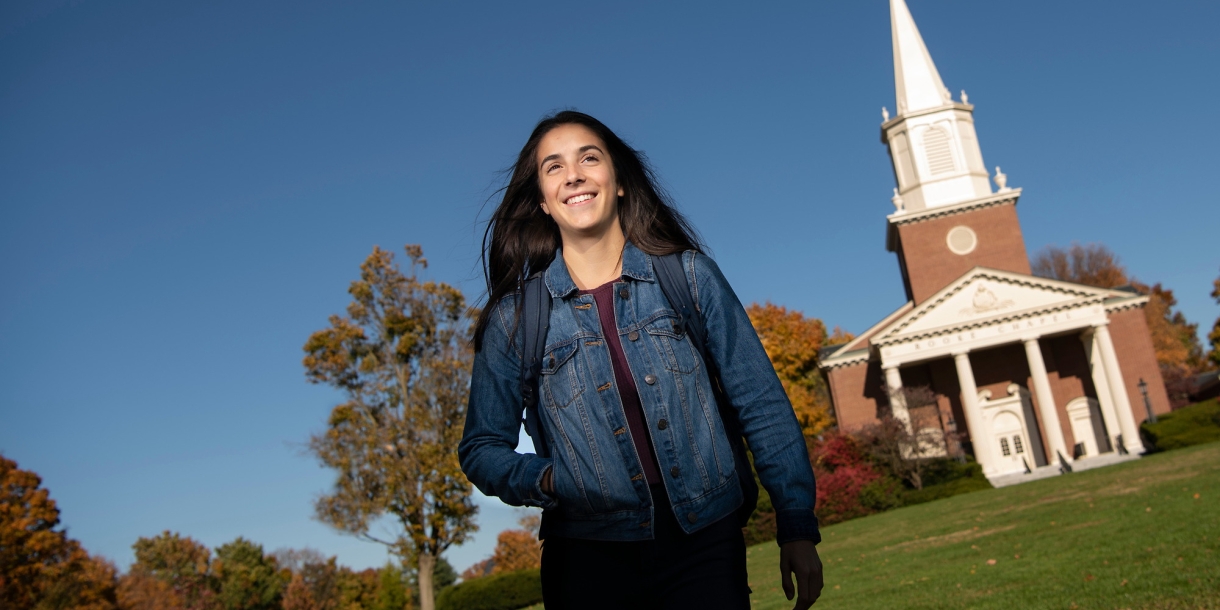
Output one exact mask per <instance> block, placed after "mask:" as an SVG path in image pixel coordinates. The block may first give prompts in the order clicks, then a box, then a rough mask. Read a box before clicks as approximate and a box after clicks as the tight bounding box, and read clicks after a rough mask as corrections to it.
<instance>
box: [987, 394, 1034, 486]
mask: <svg viewBox="0 0 1220 610" xmlns="http://www.w3.org/2000/svg"><path fill="white" fill-rule="evenodd" d="M991 431H992V435H993V436H992V443H993V444H992V446H991V448H992V450H993V451H994V452H995V456H996V466H997V468H996V470H997V474H1011V473H1014V472H1025V470H1026V468H1027V466H1028V467H1030V468H1032V467H1033V466H1032V464H1033V461H1034V460H1033V456H1032V455H1031V454H1030V452H1029V434H1028V433H1027V432H1026V430H1025V420H1024V418H1022V417H1021V415H1020V414H1019V413H1017V412H1014V411H1012V410H1007V409H1005V410H1003V411H1000V412H999V413H996V414H995V418H994V419H992V423H991Z"/></svg>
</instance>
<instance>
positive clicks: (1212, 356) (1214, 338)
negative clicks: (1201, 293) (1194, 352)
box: [1207, 277, 1220, 366]
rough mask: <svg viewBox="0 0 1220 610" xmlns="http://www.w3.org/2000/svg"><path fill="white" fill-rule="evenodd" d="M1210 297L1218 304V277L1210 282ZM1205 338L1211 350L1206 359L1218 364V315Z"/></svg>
mask: <svg viewBox="0 0 1220 610" xmlns="http://www.w3.org/2000/svg"><path fill="white" fill-rule="evenodd" d="M1212 298H1213V299H1216V303H1217V304H1220V277H1218V278H1216V281H1215V283H1214V284H1212ZM1207 340H1208V341H1210V342H1211V344H1212V351H1211V352H1210V353H1208V354H1207V359H1208V360H1211V362H1212V365H1213V366H1220V317H1218V318H1216V323H1215V324H1213V325H1212V332H1211V333H1210V334H1209V335H1207Z"/></svg>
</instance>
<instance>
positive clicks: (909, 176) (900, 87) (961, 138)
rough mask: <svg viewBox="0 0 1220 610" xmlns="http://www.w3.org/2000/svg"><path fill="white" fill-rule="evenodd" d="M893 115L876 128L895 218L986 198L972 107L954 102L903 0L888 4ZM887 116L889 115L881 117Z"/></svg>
mask: <svg viewBox="0 0 1220 610" xmlns="http://www.w3.org/2000/svg"><path fill="white" fill-rule="evenodd" d="M890 22H891V33H892V35H893V42H894V89H895V91H894V93H895V97H896V98H897V101H898V112H897V113H896V114H895V116H894V117H893V118H892V119H888V118H887V119H886V120H885V121H884V122H883V123H882V124H881V141H882V142H883V143H885V144H887V145H888V146H889V152H890V160H891V161H892V162H893V164H894V176H895V178H896V179H897V181H898V193H897V194H896V197H897V199H898V200H901V201H902V202H903V205H902V207H901V209H899V210H898V211H896V212H895V214H896V215H900V214H903V213H906V212H919V211H922V210H926V209H928V208H935V207H941V206H946V205H953V204H956V203H961V202H965V201H972V200H975V199H979V198H983V197H987V196H988V195H991V184H990V181H989V180H988V176H987V168H986V166H985V165H984V164H983V153H982V151H981V150H980V149H979V143H978V138H977V136H976V135H975V132H974V112H973V111H974V106H972V105H970V104H967V103H966V100H965V97H964V92H963V98H962V101H961V102H960V103H959V102H954V101H953V97H952V95H951V94H950V93H949V90H948V89H947V88H946V87H945V83H944V81H942V80H941V79H940V73H939V72H937V70H936V64H934V63H932V56H931V55H929V54H928V48H927V47H926V46H924V43H923V37H921V36H920V35H919V28H917V27H915V20H914V19H913V18H912V17H911V11H910V10H909V9H908V8H907V5H906V2H905V0H890ZM883 116H888V115H883Z"/></svg>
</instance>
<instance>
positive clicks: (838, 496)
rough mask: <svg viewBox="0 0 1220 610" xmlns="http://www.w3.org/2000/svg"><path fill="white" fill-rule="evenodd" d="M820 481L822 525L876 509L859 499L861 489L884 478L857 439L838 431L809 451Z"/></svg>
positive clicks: (860, 515) (817, 509) (819, 509)
mask: <svg viewBox="0 0 1220 610" xmlns="http://www.w3.org/2000/svg"><path fill="white" fill-rule="evenodd" d="M809 458H810V460H811V461H812V462H813V471H814V474H815V475H816V476H817V481H818V500H817V505H816V507H815V509H814V510H815V512H816V513H817V515H818V520H819V521H820V522H821V523H822V524H823V525H829V524H831V523H838V522H840V521H846V520H848V519H852V518H855V517H863V516H864V515H869V514H872V513H874V512H877V511H876V509H875V508H872V507H869V506H865V505H864V504H862V503H861V501H860V492H861V491H863V490H864V488H866V487H868V486H869V485H870V484H872V483H875V482H877V481H878V480H880V479H881V478H882V475H881V473H879V472H877V469H876V468H875V467H873V464H872V463H871V462H869V461H868V459H867V458H866V457H865V454H864V451H863V449H862V448H861V447H860V445H859V443H858V442H857V441H856V439H854V438H852V437H851V436H848V435H846V434H841V433H839V432H829V433H826V434H823V435H822V437H821V439H820V440H819V441H817V442H816V443H814V445H813V447H811V451H810V452H809Z"/></svg>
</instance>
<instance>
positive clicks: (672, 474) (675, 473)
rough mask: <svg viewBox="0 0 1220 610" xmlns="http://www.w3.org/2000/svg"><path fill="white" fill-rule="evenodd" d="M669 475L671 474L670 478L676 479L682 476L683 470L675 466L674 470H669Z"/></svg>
mask: <svg viewBox="0 0 1220 610" xmlns="http://www.w3.org/2000/svg"><path fill="white" fill-rule="evenodd" d="M669 474H670V476H675V477H676V476H678V475H679V474H682V470H681V469H679V468H678V467H677V466H674V467H673V468H670V469H669Z"/></svg>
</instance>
